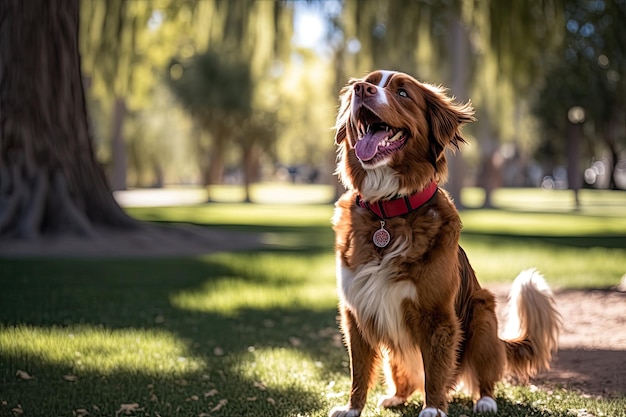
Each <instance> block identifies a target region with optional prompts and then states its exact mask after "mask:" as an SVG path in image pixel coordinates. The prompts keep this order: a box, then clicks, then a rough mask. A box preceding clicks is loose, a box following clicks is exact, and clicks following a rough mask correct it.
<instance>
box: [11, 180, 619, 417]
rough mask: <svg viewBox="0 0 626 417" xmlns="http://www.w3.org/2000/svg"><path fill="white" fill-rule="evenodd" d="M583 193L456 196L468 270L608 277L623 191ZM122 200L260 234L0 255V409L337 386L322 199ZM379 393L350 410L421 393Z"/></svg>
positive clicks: (233, 404)
mask: <svg viewBox="0 0 626 417" xmlns="http://www.w3.org/2000/svg"><path fill="white" fill-rule="evenodd" d="M299 190H300V192H301V191H302V190H301V189H299ZM468 191H469V193H470V194H468V201H478V200H479V198H480V196H479V194H478V193H477V192H476V191H474V190H468ZM281 192H285V191H284V190H283V191H281ZM581 197H582V201H583V209H582V210H579V211H573V210H572V207H571V202H570V203H568V201H569V200H568V198H569V197H568V195H567V194H565V193H558V192H552V193H547V194H545V193H542V192H541V190H516V191H515V192H512V191H509V190H503V192H502V193H499V194H497V195H496V203H497V204H498V205H499V206H500V207H501V209H500V210H468V211H466V212H464V213H463V221H464V225H465V230H464V234H463V241H462V244H463V245H464V247H465V248H466V250H467V252H468V254H469V256H470V259H471V260H472V263H473V266H474V268H475V269H476V271H477V273H478V275H479V277H480V278H481V280H482V281H483V282H508V281H510V280H512V279H513V278H514V276H515V275H516V274H517V272H519V270H520V269H522V268H526V267H529V266H535V267H537V268H539V269H540V270H541V271H542V272H543V273H544V274H545V275H546V277H547V279H548V281H549V282H550V283H551V284H552V285H553V286H555V287H560V288H597V287H600V288H605V287H610V286H613V285H616V284H617V283H618V282H619V280H620V277H621V276H622V275H623V274H625V273H626V220H625V216H623V214H622V213H623V210H624V208H625V207H626V193H603V192H602V193H594V192H590V191H586V192H584V193H583V194H582V195H581ZM129 212H130V213H131V214H132V215H133V216H136V217H138V218H141V219H144V220H150V221H159V222H190V223H195V224H199V225H205V226H210V227H218V228H224V229H231V230H246V231H252V232H256V233H260V234H261V235H262V240H263V242H264V243H265V246H264V247H263V248H262V249H261V250H258V251H248V252H231V253H214V254H207V255H204V256H197V257H187V258H172V259H142V260H132V259H125V260H116V259H108V260H35V259H0V288H1V289H2V291H1V292H0V416H125V415H129V416H162V417H165V416H204V417H209V416H298V415H301V416H325V415H326V413H327V411H328V409H329V408H330V407H332V406H334V405H337V404H341V403H344V402H345V401H346V399H347V394H348V391H349V376H348V362H347V360H348V358H347V355H346V352H345V349H344V348H343V346H342V344H341V339H340V336H339V334H338V332H337V324H336V295H335V282H334V256H333V253H332V240H333V236H332V231H331V230H330V227H329V219H330V216H331V215H332V207H331V206H330V205H326V204H309V205H297V204H286V205H285V204H283V205H270V204H256V205H246V204H238V203H236V202H227V203H218V204H210V205H197V206H183V207H162V208H152V207H142V208H132V209H129ZM381 393H382V388H378V389H377V391H376V392H374V393H373V394H372V395H371V397H370V401H369V402H368V407H367V408H366V411H365V413H364V415H367V416H378V415H380V416H399V415H407V416H417V414H418V413H419V409H420V407H421V403H420V399H419V398H416V399H415V400H413V402H412V403H410V404H409V405H408V406H407V407H406V408H404V409H402V410H393V411H379V410H377V409H376V408H375V402H376V397H377V396H378V395H380V394H381ZM496 399H497V401H498V404H499V407H500V409H501V412H500V413H499V415H500V416H504V417H507V416H579V415H594V416H599V415H605V416H626V411H624V410H626V398H621V399H615V398H612V399H601V398H593V397H589V396H585V395H579V394H577V393H576V392H570V391H568V390H567V389H566V387H556V388H555V387H552V388H551V389H550V390H549V391H547V390H544V389H541V388H540V389H537V388H536V387H534V388H533V387H512V386H509V385H504V384H503V385H501V386H500V387H499V389H498V392H497V398H496ZM582 410H587V411H586V412H587V413H588V414H584V413H583V411H582ZM449 415H450V416H461V415H467V416H469V415H472V413H471V404H470V402H469V400H468V399H467V398H465V397H463V396H457V397H455V398H454V401H453V403H452V405H451V408H450V413H449Z"/></svg>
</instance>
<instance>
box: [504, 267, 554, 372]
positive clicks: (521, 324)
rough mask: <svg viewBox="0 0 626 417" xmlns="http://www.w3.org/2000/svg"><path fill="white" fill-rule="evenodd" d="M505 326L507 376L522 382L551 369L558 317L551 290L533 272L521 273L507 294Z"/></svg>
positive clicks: (539, 275) (535, 272)
mask: <svg viewBox="0 0 626 417" xmlns="http://www.w3.org/2000/svg"><path fill="white" fill-rule="evenodd" d="M507 310H508V312H507V313H508V315H507V324H506V327H505V331H504V332H503V334H502V338H503V340H504V342H505V345H506V359H507V366H508V370H509V372H510V373H512V374H513V375H515V376H517V377H518V378H520V379H521V380H523V381H528V378H529V377H531V376H534V375H535V374H536V373H537V372H538V371H541V370H543V369H549V368H550V360H551V359H552V354H553V353H554V352H555V351H556V350H557V347H558V338H559V331H560V328H561V315H560V314H559V312H558V311H557V309H556V305H555V302H554V298H553V296H552V291H551V290H550V287H549V286H548V284H547V283H546V281H545V280H544V278H543V276H542V275H541V274H540V273H539V272H537V271H536V270H534V269H528V270H525V271H522V272H521V273H520V274H519V275H518V276H517V278H516V279H515V281H514V282H513V287H512V288H511V292H510V294H509V303H508V306H507Z"/></svg>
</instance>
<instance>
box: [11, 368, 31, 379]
mask: <svg viewBox="0 0 626 417" xmlns="http://www.w3.org/2000/svg"><path fill="white" fill-rule="evenodd" d="M15 376H16V377H18V378H20V379H24V380H29V379H35V377H34V376H30V375H29V374H28V372H26V371H22V370H20V369H18V370H17V372H16V373H15Z"/></svg>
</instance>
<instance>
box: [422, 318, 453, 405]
mask: <svg viewBox="0 0 626 417" xmlns="http://www.w3.org/2000/svg"><path fill="white" fill-rule="evenodd" d="M420 324H421V325H420V327H421V331H420V332H419V335H418V339H419V344H420V347H421V349H422V355H423V359H424V374H425V387H424V391H425V394H426V398H425V401H424V410H422V412H421V413H420V415H419V416H420V417H435V416H445V415H446V414H445V412H446V411H447V408H448V392H449V390H450V389H451V388H452V386H453V383H454V381H453V379H454V378H453V377H454V373H455V368H456V364H457V357H456V352H457V348H458V343H459V333H460V328H459V323H458V322H457V321H456V320H455V316H454V313H453V312H446V311H442V310H439V309H435V310H433V311H429V312H428V313H426V314H422V320H421V323H420Z"/></svg>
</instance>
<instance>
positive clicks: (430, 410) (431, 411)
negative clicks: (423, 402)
mask: <svg viewBox="0 0 626 417" xmlns="http://www.w3.org/2000/svg"><path fill="white" fill-rule="evenodd" d="M418 417H448V415H447V414H446V413H444V412H443V411H442V410H439V409H437V408H435V407H426V408H424V409H423V410H422V411H420V414H419V416H418Z"/></svg>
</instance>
